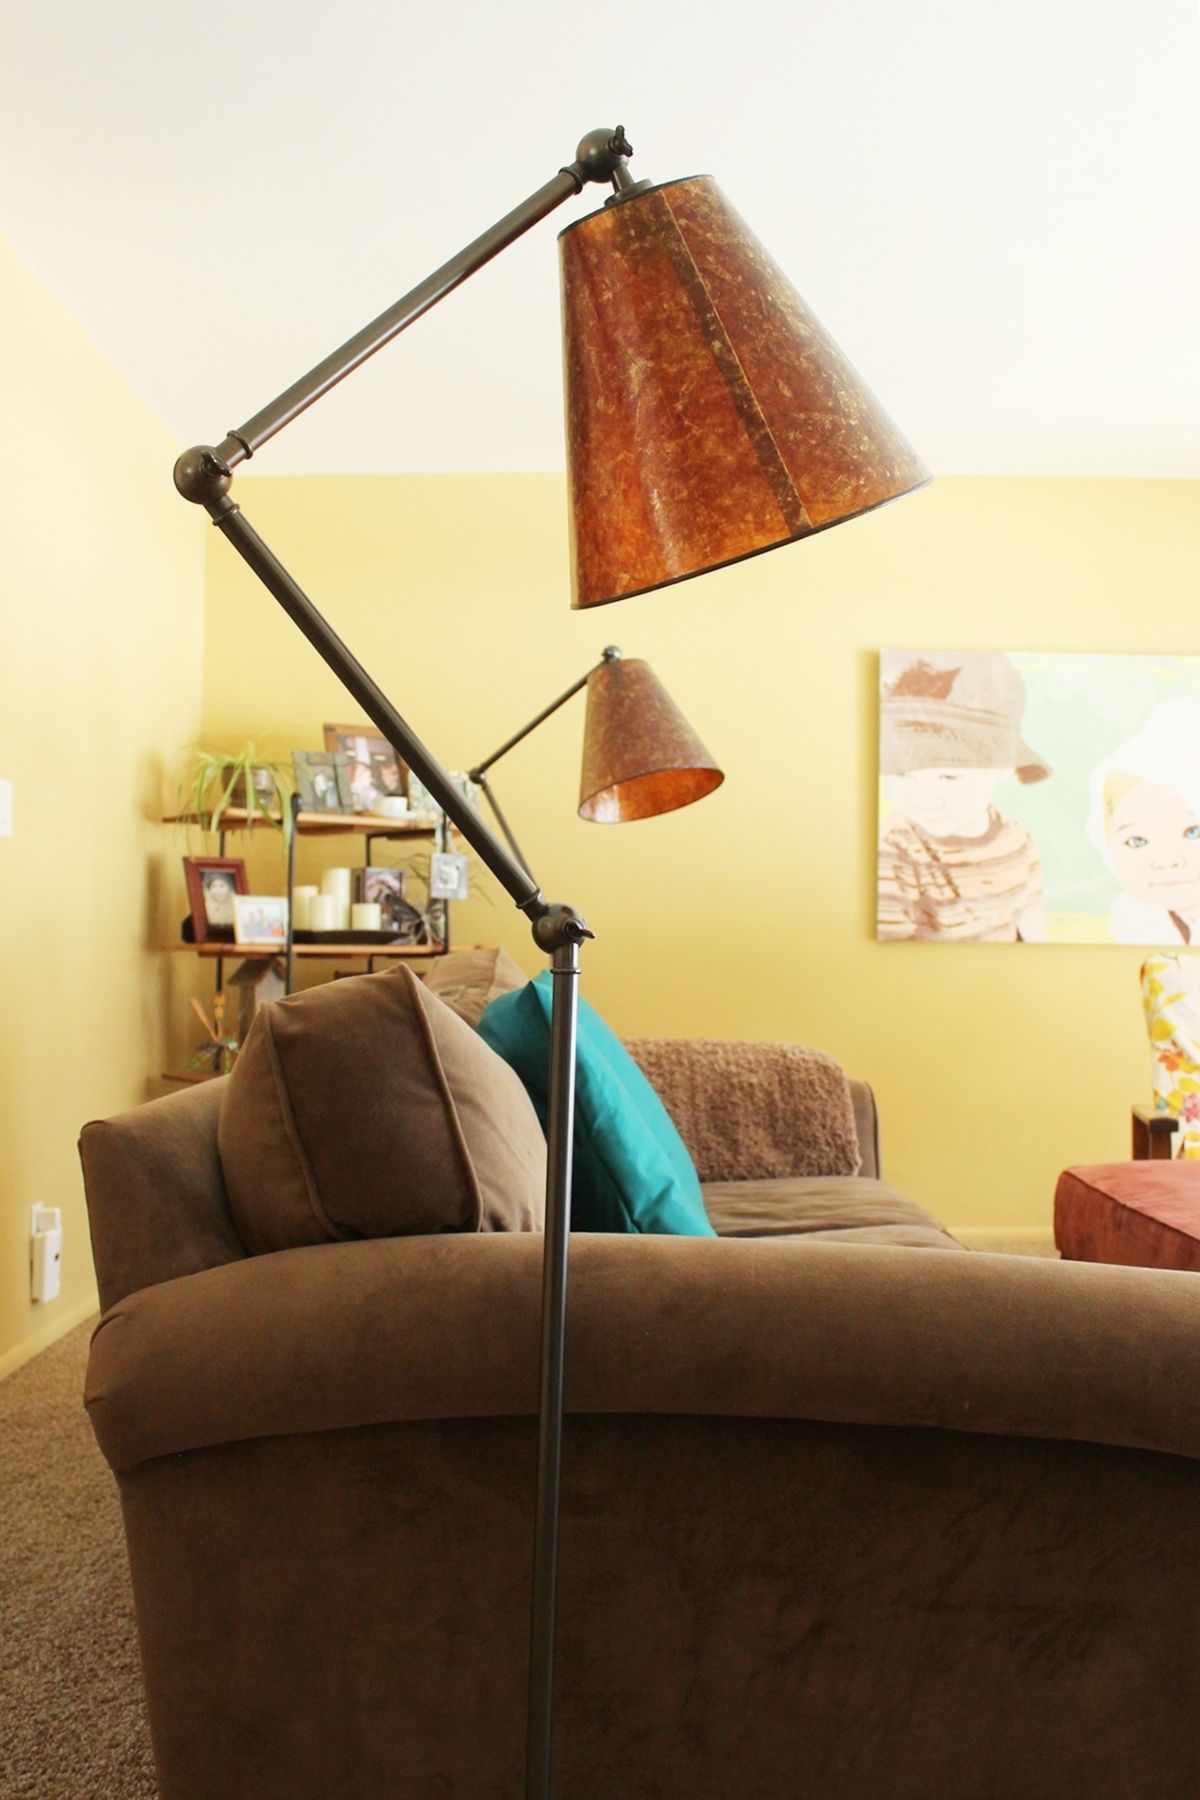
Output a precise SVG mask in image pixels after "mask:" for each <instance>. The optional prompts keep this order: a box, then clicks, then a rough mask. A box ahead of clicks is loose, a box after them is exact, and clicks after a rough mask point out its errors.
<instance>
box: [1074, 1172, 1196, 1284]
mask: <svg viewBox="0 0 1200 1800" xmlns="http://www.w3.org/2000/svg"><path fill="white" fill-rule="evenodd" d="M1054 1241H1055V1243H1056V1244H1057V1245H1058V1248H1059V1250H1060V1251H1061V1253H1062V1254H1063V1256H1066V1257H1069V1258H1070V1259H1071V1260H1072V1261H1073V1262H1104V1263H1133V1264H1135V1265H1136V1266H1137V1267H1138V1268H1142V1269H1192V1270H1195V1271H1197V1272H1200V1162H1116V1163H1092V1164H1090V1165H1088V1166H1087V1167H1084V1168H1079V1169H1065V1170H1064V1171H1063V1173H1062V1174H1061V1175H1060V1176H1059V1178H1058V1186H1057V1188H1056V1189H1055V1192H1054Z"/></svg>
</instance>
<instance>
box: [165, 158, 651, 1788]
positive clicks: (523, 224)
mask: <svg viewBox="0 0 1200 1800" xmlns="http://www.w3.org/2000/svg"><path fill="white" fill-rule="evenodd" d="M631 154H632V149H631V146H630V144H629V143H628V141H627V140H626V137H625V133H624V131H623V129H622V128H621V127H620V126H618V127H617V129H616V130H615V131H594V132H590V133H589V134H588V136H587V137H585V138H583V139H582V141H581V142H580V144H579V147H578V150H577V152H576V158H575V161H574V162H573V163H570V164H568V165H567V166H566V167H564V168H562V169H560V170H559V172H558V174H557V175H555V176H554V177H553V179H552V180H550V181H548V182H546V183H545V184H544V186H542V187H541V188H539V189H538V190H537V192H536V193H534V194H531V195H530V196H529V198H528V199H527V200H525V201H523V202H522V203H521V204H520V205H519V206H517V207H516V208H514V210H513V211H512V212H510V213H508V214H506V215H505V217H504V218H503V219H501V220H499V221H498V222H497V223H496V224H495V225H493V226H492V227H491V229H490V230H488V231H486V232H484V233H483V235H482V236H481V237H478V238H476V239H475V241H474V242H473V243H471V244H468V245H467V247H466V248H465V249H464V250H462V251H460V252H459V254H458V255H457V256H456V257H452V258H451V260H450V261H449V262H448V263H445V264H444V265H443V266H442V267H441V268H440V269H438V270H436V271H435V272H434V273H433V274H432V275H430V276H429V277H428V278H427V279H426V280H425V281H423V282H422V283H420V285H419V286H417V287H415V288H413V289H412V291H411V292H410V293H408V294H406V295H405V296H404V297H403V298H402V299H400V300H398V301H397V302H396V303H395V305H394V306H392V307H390V308H389V309H388V311H387V312H385V313H382V314H380V316H379V317H378V318H377V319H375V320H373V321H372V323H371V324H369V325H367V326H365V327H364V328H363V330H362V331H360V332H358V333H357V334H356V336H354V337H352V338H350V339H349V340H348V341H347V342H346V343H345V344H343V345H342V347H341V349H340V350H335V351H334V352H333V353H332V355H330V356H327V357H326V358H325V360H324V361H323V362H320V363H318V364H317V366H316V367H315V368H314V369H312V370H310V371H309V373H308V374H307V375H305V376H303V377H302V378H301V379H300V380H299V381H297V382H294V383H293V384H292V386H291V387H289V388H287V389H285V391H284V392H283V393H282V394H280V395H279V396H278V398H277V399H275V400H273V401H272V402H271V403H270V404H269V405H268V406H265V407H263V408H262V410H261V411H260V412H257V413H255V414H254V416H253V417H252V418H251V419H249V420H247V422H246V424H245V425H243V426H242V427H241V428H240V429H239V430H237V431H232V432H230V433H229V434H228V435H227V436H226V438H225V439H224V440H223V442H222V443H221V444H219V445H218V446H216V448H213V447H212V446H210V445H204V444H202V445H198V446H196V447H195V448H194V449H191V450H186V451H185V452H184V453H183V455H182V456H181V457H180V458H179V460H178V461H177V463H176V464H175V486H176V487H177V488H178V490H179V492H180V493H181V494H182V495H183V497H184V499H185V500H190V501H192V502H193V503H194V504H196V505H199V506H203V507H204V509H205V511H206V512H207V513H208V515H209V517H210V518H211V519H212V521H213V523H214V525H216V526H217V528H218V530H219V531H220V532H221V533H222V535H223V536H224V537H225V538H227V539H228V541H229V542H230V543H231V544H232V545H233V547H234V549H235V550H236V551H237V552H238V554H239V555H240V556H241V557H242V559H243V561H244V562H246V563H247V564H248V566H249V567H250V568H251V569H253V571H254V573H255V574H256V575H257V576H258V578H259V580H260V581H261V582H262V583H263V585H264V587H266V588H267V590H268V591H269V592H270V593H271V594H273V595H274V597H275V599H276V600H278V602H279V604H280V605H281V606H282V607H283V610H284V611H285V612H286V613H287V615H288V617H289V618H290V619H291V620H292V621H293V623H294V624H295V625H297V626H298V627H299V629H300V630H301V631H302V632H303V634H304V636H305V637H306V638H307V639H308V641H309V643H310V644H311V645H312V646H313V648H314V649H315V650H316V651H317V653H318V655H319V656H321V657H322V659H323V660H324V662H325V663H326V664H327V665H328V667H329V668H330V669H331V670H332V671H333V673H334V674H335V675H336V676H337V677H338V679H339V680H340V681H341V682H342V684H343V686H344V687H345V688H346V689H347V691H348V692H349V693H350V694H351V695H353V697H354V698H355V699H356V700H357V701H358V703H359V705H360V706H361V707H362V708H363V709H364V711H365V712H366V714H367V717H368V718H369V719H370V720H371V721H372V722H373V724H374V725H375V726H376V727H377V728H378V729H379V731H381V732H382V733H383V736H384V737H385V738H386V739H387V741H388V743H389V744H391V745H392V747H393V749H394V750H395V751H396V753H397V755H399V756H401V757H403V758H404V760H405V761H406V762H407V763H408V765H409V767H410V768H412V769H414V770H415V771H416V773H417V775H418V776H419V777H420V779H421V780H422V781H423V782H424V784H425V786H426V787H427V788H428V790H429V792H430V793H431V794H432V795H433V797H434V799H435V800H436V801H437V802H438V804H439V805H440V806H441V808H442V810H443V812H444V813H445V814H446V816H447V818H449V819H451V820H452V821H453V823H454V824H455V826H457V828H458V830H459V831H460V832H461V834H462V836H463V837H464V838H465V839H466V841H467V842H468V843H469V844H470V845H471V847H472V848H473V849H474V850H475V851H476V852H477V854H478V855H479V856H480V858H481V859H482V861H483V862H484V863H485V864H486V866H487V867H488V868H489V869H490V870H491V871H492V873H493V875H495V876H496V878H497V880H498V881H499V882H500V883H501V885H502V886H503V887H504V888H505V889H506V890H507V892H508V893H509V894H510V895H511V897H512V898H513V900H515V902H516V904H517V906H518V907H519V908H520V910H521V911H523V912H524V913H525V914H526V915H527V917H528V918H529V919H530V921H531V923H532V926H533V937H534V941H535V943H536V944H537V945H538V947H539V948H540V949H541V950H543V951H544V952H545V953H546V954H547V955H548V956H549V957H550V960H551V971H552V979H553V1006H552V1014H551V1057H550V1089H549V1096H548V1112H549V1120H548V1123H549V1143H548V1156H547V1181H546V1223H545V1239H546V1250H545V1255H544V1257H543V1269H542V1346H541V1391H540V1396H539V1405H538V1462H537V1503H536V1514H535V1529H534V1551H533V1566H534V1581H533V1618H532V1630H531V1635H530V1646H529V1711H528V1718H527V1735H526V1796H527V1800H549V1795H550V1786H551V1780H550V1761H551V1741H552V1730H553V1696H554V1635H555V1634H554V1623H555V1593H556V1587H557V1563H558V1518H559V1494H560V1464H561V1451H562V1420H563V1381H564V1354H565V1341H566V1286H567V1259H568V1246H569V1241H570V1190H571V1166H572V1154H573V1135H574V1114H575V1056H574V1047H575V1032H576V1017H577V1010H578V988H579V946H580V944H581V943H582V942H583V941H584V939H586V938H590V937H591V936H592V935H593V934H592V933H591V932H590V931H589V930H588V927H587V925H586V923H585V922H584V920H583V918H582V917H581V916H580V915H579V913H577V912H576V911H575V909H574V907H571V906H563V905H551V904H550V903H549V902H547V900H546V899H545V898H544V896H543V895H542V893H541V890H540V889H539V888H538V885H537V883H536V881H535V880H534V879H533V876H532V875H531V874H530V872H529V870H528V869H527V868H526V867H525V866H524V863H523V861H522V860H521V859H520V856H519V853H518V854H517V856H515V857H514V856H513V855H511V854H510V853H509V851H508V850H507V849H506V848H505V846H504V845H503V844H502V843H501V842H500V840H499V838H498V837H496V835H495V833H494V832H492V831H491V830H490V828H489V827H488V826H487V825H486V824H485V822H484V820H483V819H482V818H481V817H480V815H479V814H478V813H477V812H476V811H475V809H474V807H472V806H471V805H470V804H469V803H468V801H467V799H466V797H465V795H463V794H462V792H461V791H460V790H459V789H458V788H456V787H455V786H454V784H453V783H452V782H451V780H450V777H449V775H448V774H447V772H446V771H445V769H443V768H442V766H441V764H440V763H439V762H437V760H436V759H435V758H434V757H433V756H432V755H431V753H430V752H429V751H428V750H427V749H426V748H425V746H424V744H422V743H421V741H420V739H419V738H418V737H417V735H416V733H415V732H414V731H413V730H412V728H411V727H410V726H409V725H408V724H407V723H406V721H405V720H404V719H402V718H401V716H400V714H399V713H398V712H397V711H396V708H395V707H394V706H393V705H392V704H391V702H390V701H389V700H388V698H387V696H386V695H385V694H384V692H383V690H382V689H381V688H380V687H379V686H378V685H377V683H376V682H374V681H373V680H372V679H371V677H370V676H369V675H368V674H367V671H366V670H365V669H364V667H363V665H362V664H361V663H360V662H359V661H358V660H357V658H356V657H355V656H353V655H352V653H351V652H350V650H349V648H348V647H347V646H346V645H345V644H344V643H343V642H342V640H341V638H340V637H338V635H337V633H336V632H335V631H334V629H333V627H332V626H331V625H330V624H329V622H328V620H327V619H325V618H324V617H323V616H322V615H321V613H319V612H318V611H317V608H316V607H315V606H314V605H313V603H312V601H311V600H310V599H309V597H308V595H307V594H306V593H305V592H304V590H303V589H302V588H301V587H300V585H299V583H298V582H297V581H296V580H295V579H294V578H293V577H292V575H290V574H289V572H288V571H287V569H285V568H284V566H283V564H282V563H281V562H280V561H279V559H278V558H277V557H276V556H275V555H274V553H273V552H272V551H271V549H270V548H269V547H268V545H267V544H265V543H264V542H263V540H262V538H260V537H259V535H258V533H257V532H256V531H255V530H254V527H253V526H252V525H251V524H250V523H249V521H248V520H247V519H246V518H245V517H244V515H243V513H242V510H241V508H240V506H238V504H237V503H236V501H234V500H233V499H232V497H231V495H230V492H229V489H230V487H231V485H232V480H233V470H234V469H235V468H236V467H237V465H238V464H239V463H241V462H244V461H245V460H246V458H247V457H250V456H253V454H254V452H255V451H256V450H257V449H258V448H259V446H260V445H262V444H264V443H265V442H266V441H267V439H268V438H270V437H273V436H274V435H275V433H276V432H277V431H281V430H282V429H283V427H284V426H285V425H287V424H289V423H290V422H291V420H293V419H294V418H296V417H297V416H298V415H299V414H300V413H302V412H303V411H304V410H305V409H306V408H307V407H309V406H311V405H312V403H313V402H314V401H315V400H318V399H320V397H321V395H322V394H325V393H327V392H328V391H329V389H330V388H331V387H333V386H335V384H336V383H337V382H339V381H341V380H342V378H343V377H344V376H346V375H349V374H350V373H351V371H352V370H354V369H356V368H357V367H358V366H359V364H360V363H363V362H365V361H366V359H367V358H368V357H369V356H371V355H373V354H374V352H375V351H376V350H379V349H381V348H382V346H383V345H384V344H386V343H387V342H389V340H390V339H391V338H393V337H395V336H396V335H397V334H398V333H399V332H401V331H403V329H404V328H405V326H406V325H409V324H411V323H412V321H413V320H414V319H416V318H419V317H420V316H421V314H422V313H424V312H427V311H428V310H429V308H430V307H431V306H433V305H435V304H436V302H437V301H439V300H441V299H443V298H444V297H445V295H446V294H448V293H451V292H452V291H453V289H454V288H456V287H458V286H459V284H460V283H461V282H463V281H465V280H466V278H467V277H468V276H469V275H472V274H474V273H475V271H476V270H477V269H480V268H482V267H483V265H484V263H486V262H489V261H490V260H491V259H492V257H494V256H495V255H497V253H498V252H499V251H501V250H503V249H504V248H505V247H506V246H507V245H508V244H511V243H512V242H513V241H514V239H516V238H518V237H520V236H521V235H522V233H523V232H525V231H527V230H528V229H529V228H530V226H532V225H535V224H536V223H537V222H538V220H539V219H542V218H544V217H545V216H546V214H547V213H549V212H551V211H553V209H554V208H555V207H556V206H558V205H559V204H560V203H561V202H562V201H564V200H566V199H568V198H569V197H570V196H571V195H572V194H578V193H581V192H582V190H583V187H584V184H585V183H586V182H588V181H611V183H612V185H613V187H614V189H615V190H616V192H617V193H618V194H624V193H628V192H630V191H631V186H632V184H631V179H630V176H629V171H628V167H627V163H626V159H627V157H628V156H630V155H631ZM585 679H586V677H585ZM579 685H580V686H582V685H583V684H582V683H580V684H579ZM566 698H569V695H564V699H566ZM551 710H553V708H552V709H551Z"/></svg>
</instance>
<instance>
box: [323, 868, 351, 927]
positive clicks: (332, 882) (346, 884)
mask: <svg viewBox="0 0 1200 1800" xmlns="http://www.w3.org/2000/svg"><path fill="white" fill-rule="evenodd" d="M321 893H322V894H328V895H330V896H331V897H332V899H334V900H335V901H336V902H337V913H338V916H337V923H336V925H335V926H334V930H335V931H349V929H350V871H349V869H326V871H325V873H324V875H322V877H321Z"/></svg>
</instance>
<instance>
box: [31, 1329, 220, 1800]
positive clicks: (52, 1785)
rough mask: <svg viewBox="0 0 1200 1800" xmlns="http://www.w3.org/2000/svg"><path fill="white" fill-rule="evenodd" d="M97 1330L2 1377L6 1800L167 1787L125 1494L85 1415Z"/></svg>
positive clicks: (127, 1793) (146, 1797)
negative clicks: (160, 1773) (142, 1644)
mask: <svg viewBox="0 0 1200 1800" xmlns="http://www.w3.org/2000/svg"><path fill="white" fill-rule="evenodd" d="M93 1323H94V1321H93ZM91 1333H92V1323H89V1324H86V1325H81V1326H80V1327H79V1328H78V1329H77V1330H76V1331H72V1332H71V1333H70V1334H69V1335H68V1336H67V1337H65V1338H62V1339H61V1340H60V1341H59V1342H58V1343H57V1344H52V1345H51V1346H50V1348H49V1349H48V1350H43V1352H42V1354H41V1355H40V1356H37V1357H35V1358H34V1359H33V1361H32V1362H29V1363H26V1364H25V1366H24V1368H21V1369H18V1370H17V1371H16V1373H15V1374H14V1375H10V1376H9V1377H8V1379H7V1380H6V1381H3V1382H0V1521H2V1522H3V1523H2V1527H0V1696H2V1697H3V1698H2V1700H0V1794H2V1795H3V1797H4V1800H152V1797H153V1796H154V1795H156V1794H157V1792H158V1787H157V1784H156V1782H155V1780H154V1764H153V1760H152V1758H151V1754H150V1739H149V1736H148V1734H147V1731H146V1720H145V1713H144V1710H143V1707H142V1692H141V1673H140V1670H139V1666H138V1652H137V1639H136V1635H135V1631H134V1624H133V1605H132V1601H131V1599H130V1595H129V1574H128V1569H127V1567H126V1563H125V1546H124V1540H123V1538H122V1535H121V1513H120V1508H119V1506H118V1503H117V1490H116V1485H115V1483H114V1481H113V1478H112V1476H111V1475H110V1474H109V1471H108V1467H107V1465H106V1463H105V1462H104V1460H103V1458H102V1457H101V1455H100V1452H99V1451H98V1450H97V1448H96V1444H95V1440H94V1438H93V1437H92V1428H91V1426H90V1425H89V1423H88V1420H87V1415H86V1413H85V1412H84V1410H83V1398H82V1396H83V1371H84V1366H85V1364H86V1362H87V1350H88V1339H89V1338H90V1336H91ZM214 1800H216V1796H214Z"/></svg>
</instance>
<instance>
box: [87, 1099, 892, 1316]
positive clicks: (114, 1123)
mask: <svg viewBox="0 0 1200 1800" xmlns="http://www.w3.org/2000/svg"><path fill="white" fill-rule="evenodd" d="M225 1086H226V1078H225V1077H221V1078H219V1079H217V1080H214V1081H206V1082H202V1083H198V1084H197V1085H196V1086H194V1087H188V1088H184V1089H182V1090H181V1091H180V1092H179V1093H177V1094H168V1095H166V1096H165V1097H164V1098H163V1099H161V1100H150V1101H148V1102H147V1103H146V1104H145V1105H143V1106H136V1107H134V1108H133V1109H132V1110H131V1111H129V1112H124V1113H118V1114H116V1115H115V1117H113V1118H111V1119H100V1120H96V1121H94V1122H93V1123H91V1124H89V1125H85V1126H84V1128H83V1132H82V1134H81V1136H80V1140H79V1151H80V1157H81V1159H82V1162H83V1174H84V1185H85V1187H86V1190H87V1203H88V1216H89V1220H90V1224H91V1234H92V1253H93V1256H94V1258H95V1264H96V1280H97V1283H98V1285H99V1290H100V1306H101V1309H102V1310H103V1311H107V1310H108V1308H109V1307H110V1306H113V1305H115V1303H116V1302H117V1301H118V1300H122V1299H124V1297H125V1295H126V1294H132V1293H136V1291H137V1290H138V1289H139V1288H144V1287H151V1286H153V1285H154V1284H155V1283H156V1282H159V1281H171V1280H173V1279H174V1278H175V1277H176V1276H177V1275H193V1274H195V1273H196V1272H197V1271H198V1270H200V1269H211V1268H215V1267H217V1266H218V1265H219V1264H221V1263H228V1262H237V1261H239V1260H240V1259H241V1258H242V1257H244V1256H246V1255H247V1251H246V1248H245V1246H244V1245H243V1243H242V1241H241V1239H240V1238H239V1237H238V1234H237V1231H236V1229H235V1227H234V1223H233V1213H232V1211H231V1209H230V1204H229V1195H228V1193H227V1192H226V1188H225V1180H224V1177H223V1175H222V1172H221V1161H220V1157H219V1156H218V1153H217V1117H218V1114H219V1112H220V1108H221V1098H222V1095H223V1094H224V1091H225ZM850 1092H851V1097H852V1099H853V1102H854V1121H855V1127H856V1130H857V1134H858V1141H859V1147H860V1150H861V1153H862V1169H861V1171H860V1172H861V1173H862V1174H863V1175H869V1176H878V1174H879V1170H880V1162H879V1140H878V1117H877V1113H876V1107H875V1096H874V1094H873V1093H872V1091H871V1089H870V1087H869V1086H868V1085H867V1083H866V1082H865V1081H854V1080H851V1082H850Z"/></svg>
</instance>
